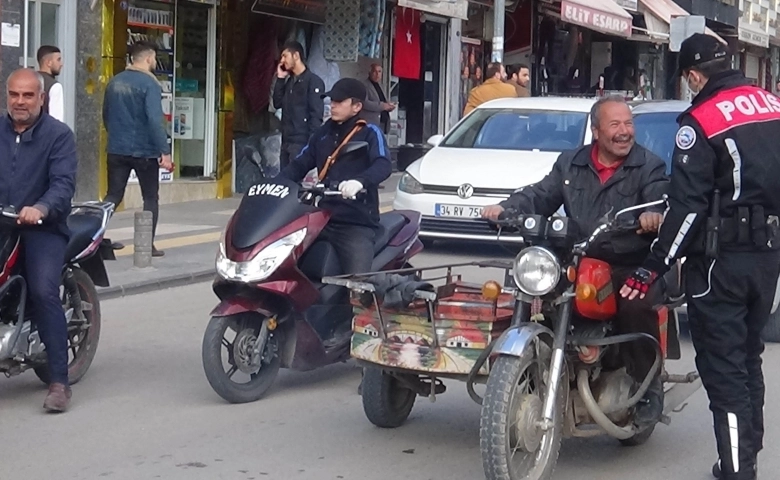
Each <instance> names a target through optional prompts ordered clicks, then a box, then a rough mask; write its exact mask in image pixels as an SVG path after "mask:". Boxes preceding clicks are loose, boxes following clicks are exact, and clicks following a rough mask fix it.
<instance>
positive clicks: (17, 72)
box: [6, 67, 46, 93]
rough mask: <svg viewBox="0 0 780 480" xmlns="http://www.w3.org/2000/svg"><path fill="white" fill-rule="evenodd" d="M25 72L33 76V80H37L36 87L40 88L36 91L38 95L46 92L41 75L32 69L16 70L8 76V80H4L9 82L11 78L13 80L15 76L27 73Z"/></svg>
mask: <svg viewBox="0 0 780 480" xmlns="http://www.w3.org/2000/svg"><path fill="white" fill-rule="evenodd" d="M27 72H29V73H31V74H33V75H34V76H35V79H36V80H38V85H39V87H40V88H39V90H38V91H39V93H42V92H44V91H45V90H46V83H45V82H44V80H43V75H41V74H40V72H37V71H35V70H33V69H32V68H26V67H22V68H17V69H16V70H14V71H13V72H11V74H10V75H8V78H7V79H6V82H7V81H8V80H10V79H11V78H13V77H14V76H16V75H19V74H21V73H27ZM6 89H7V86H6Z"/></svg>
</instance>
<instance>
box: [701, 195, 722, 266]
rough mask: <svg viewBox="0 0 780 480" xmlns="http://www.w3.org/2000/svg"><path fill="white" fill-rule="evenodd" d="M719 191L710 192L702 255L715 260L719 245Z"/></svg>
mask: <svg viewBox="0 0 780 480" xmlns="http://www.w3.org/2000/svg"><path fill="white" fill-rule="evenodd" d="M719 237H720V190H718V189H715V191H714V192H712V203H711V204H710V216H709V217H708V218H707V234H706V237H705V241H704V254H705V255H707V256H708V257H709V258H717V256H718V251H719V245H720V238H719Z"/></svg>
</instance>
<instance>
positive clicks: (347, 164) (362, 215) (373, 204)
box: [279, 117, 392, 228]
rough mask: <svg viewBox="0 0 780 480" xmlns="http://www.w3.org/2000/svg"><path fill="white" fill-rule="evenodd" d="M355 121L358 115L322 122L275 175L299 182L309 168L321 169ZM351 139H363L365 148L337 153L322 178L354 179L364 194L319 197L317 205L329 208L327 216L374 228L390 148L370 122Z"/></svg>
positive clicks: (334, 180)
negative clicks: (364, 191)
mask: <svg viewBox="0 0 780 480" xmlns="http://www.w3.org/2000/svg"><path fill="white" fill-rule="evenodd" d="M357 121H358V117H352V118H351V119H350V120H347V121H346V122H344V123H342V124H339V123H336V122H334V121H333V120H328V121H327V122H325V124H324V125H323V126H322V127H320V128H319V130H317V131H316V132H315V133H314V135H312V137H311V139H310V140H309V143H308V144H306V146H305V147H304V148H303V151H301V153H300V154H299V155H298V156H297V157H296V158H295V159H294V160H293V161H291V162H290V165H288V166H287V168H285V169H284V170H282V172H281V173H280V174H279V175H280V176H282V177H284V178H287V179H289V180H292V181H294V182H300V181H301V180H302V179H303V177H304V176H305V175H306V174H307V173H308V172H309V171H310V170H311V169H313V168H317V170H318V171H320V172H321V171H322V169H323V167H324V166H325V162H326V161H327V159H328V156H329V155H330V154H332V153H333V152H334V151H335V150H336V147H338V145H339V144H340V143H341V141H342V140H343V139H344V137H345V136H346V135H348V134H349V132H351V131H352V129H353V127H354V126H355V124H356V123H357ZM351 141H352V142H367V143H368V151H367V152H363V153H358V152H356V153H355V154H352V153H349V154H344V155H341V154H340V155H339V156H338V157H337V158H336V161H335V162H334V163H333V164H332V166H331V167H330V168H329V169H328V172H326V176H325V178H324V179H322V180H323V182H325V183H326V184H327V185H331V184H333V186H334V187H335V186H337V185H338V184H339V183H341V182H343V181H346V180H357V181H359V182H360V183H362V184H363V188H365V189H366V195H365V196H358V197H357V199H356V200H349V199H342V198H341V197H335V198H334V197H329V198H326V199H323V200H322V201H321V202H320V206H321V207H323V208H326V209H328V210H330V211H331V212H332V217H331V218H332V219H333V221H335V222H338V223H347V224H352V225H363V226H368V227H373V228H376V227H377V225H378V224H379V185H380V184H381V183H382V182H384V181H385V180H386V179H387V177H389V176H390V174H391V173H392V164H391V163H390V152H389V151H388V148H387V142H386V141H385V136H384V134H383V133H382V131H381V130H380V129H379V127H377V126H376V125H373V124H368V125H366V126H364V127H363V128H362V129H361V130H360V131H358V132H357V133H356V134H355V135H354V136H353V137H352V139H351Z"/></svg>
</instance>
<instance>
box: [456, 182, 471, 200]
mask: <svg viewBox="0 0 780 480" xmlns="http://www.w3.org/2000/svg"><path fill="white" fill-rule="evenodd" d="M472 195H474V187H473V186H471V185H470V184H468V183H464V184H463V185H461V186H460V187H458V196H459V197H460V198H463V199H466V198H471V196H472Z"/></svg>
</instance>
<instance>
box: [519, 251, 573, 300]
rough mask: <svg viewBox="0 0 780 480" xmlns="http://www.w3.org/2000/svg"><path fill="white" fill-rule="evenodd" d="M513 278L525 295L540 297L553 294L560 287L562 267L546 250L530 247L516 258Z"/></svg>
mask: <svg viewBox="0 0 780 480" xmlns="http://www.w3.org/2000/svg"><path fill="white" fill-rule="evenodd" d="M513 276H514V277H515V283H516V284H517V287H518V288H519V289H520V290H521V291H522V292H523V293H525V294H527V295H531V296H534V297H539V296H542V295H546V294H548V293H550V292H552V291H553V289H555V286H556V285H558V281H559V280H560V279H561V265H560V263H558V259H557V258H555V255H554V254H553V253H552V252H551V251H549V250H547V249H546V248H542V247H528V248H526V249H524V250H523V251H522V252H520V254H518V255H517V257H516V258H515V262H514V268H513Z"/></svg>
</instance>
